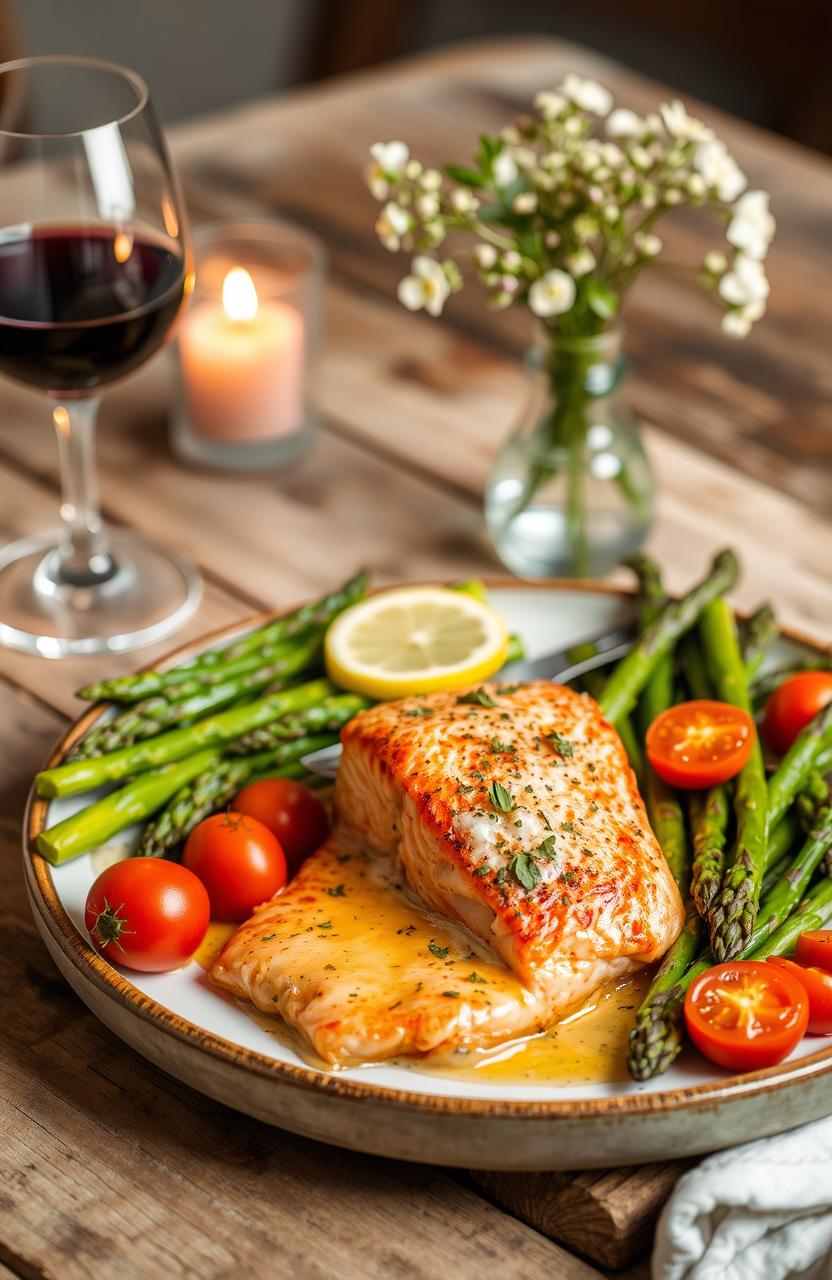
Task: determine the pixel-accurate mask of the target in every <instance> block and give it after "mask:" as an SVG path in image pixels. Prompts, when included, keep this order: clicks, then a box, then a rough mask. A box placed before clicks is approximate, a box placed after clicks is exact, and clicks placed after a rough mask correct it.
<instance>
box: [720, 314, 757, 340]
mask: <svg viewBox="0 0 832 1280" xmlns="http://www.w3.org/2000/svg"><path fill="white" fill-rule="evenodd" d="M722 332H723V333H727V334H728V335H729V337H731V338H747V337H748V335H749V333H750V332H751V321H750V320H749V318H748V316H746V315H743V313H742V311H726V312H725V315H724V316H723V317H722Z"/></svg>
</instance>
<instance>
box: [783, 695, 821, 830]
mask: <svg viewBox="0 0 832 1280" xmlns="http://www.w3.org/2000/svg"><path fill="white" fill-rule="evenodd" d="M830 750H832V702H830V703H829V704H828V705H827V706H826V707H824V708H823V710H822V711H819V712H818V714H817V715H816V716H815V718H814V720H812V721H810V723H809V724H807V726H806V728H805V729H803V730H802V732H801V733H799V734H798V735H797V737H796V738H795V740H794V742H793V743H792V745H791V747H789V750H788V751H787V752H786V754H785V755H784V756H783V759H782V760H781V761H780V763H779V764H778V766H777V768H776V769H775V771H774V773H773V774H772V776H771V778H770V779H769V784H768V817H769V826H770V827H774V826H776V824H777V823H778V822H780V821H781V819H782V818H783V816H784V815H785V813H786V812H787V810H788V809H789V807H790V806H791V805H792V803H793V802H794V798H795V796H796V795H797V793H798V792H799V791H801V790H802V789H803V787H804V786H805V785H806V780H807V778H808V777H809V775H810V774H811V772H812V770H813V769H816V768H817V766H818V762H819V761H820V760H821V759H823V758H824V756H825V755H826V753H827V752H829V751H830Z"/></svg>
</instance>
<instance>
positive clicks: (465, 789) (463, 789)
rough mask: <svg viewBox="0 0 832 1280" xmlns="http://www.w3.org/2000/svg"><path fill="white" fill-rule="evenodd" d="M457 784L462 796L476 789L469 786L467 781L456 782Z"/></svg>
mask: <svg viewBox="0 0 832 1280" xmlns="http://www.w3.org/2000/svg"><path fill="white" fill-rule="evenodd" d="M457 786H458V787H459V789H460V791H461V792H462V794H463V795H464V796H469V795H470V794H471V792H472V791H476V787H471V786H469V785H468V783H467V782H458V783H457Z"/></svg>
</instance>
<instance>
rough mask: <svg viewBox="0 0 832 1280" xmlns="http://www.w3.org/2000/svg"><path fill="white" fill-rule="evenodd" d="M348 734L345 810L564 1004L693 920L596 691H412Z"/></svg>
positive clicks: (428, 890) (553, 1000)
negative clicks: (422, 693) (592, 694)
mask: <svg viewBox="0 0 832 1280" xmlns="http://www.w3.org/2000/svg"><path fill="white" fill-rule="evenodd" d="M342 742H343V747H344V750H343V756H342V759H341V764H340V767H339V772H338V780H337V783H336V789H335V805H336V810H337V813H338V816H339V819H340V820H341V821H342V822H345V823H347V824H348V825H349V826H350V827H352V828H354V829H355V830H356V831H360V832H361V834H362V836H363V837H364V839H365V840H366V841H367V842H368V843H369V844H370V845H371V846H372V847H373V848H375V849H376V850H378V851H379V852H380V853H384V854H387V855H388V856H392V857H393V858H395V859H396V860H398V861H399V862H400V863H401V866H402V867H403V870H404V872H405V874H406V875H407V878H408V880H409V882H410V884H411V885H412V886H413V889H414V890H415V892H416V893H417V894H418V896H419V897H420V898H421V900H422V901H423V902H424V903H426V904H427V906H429V907H431V908H432V909H433V910H435V911H437V912H440V913H442V914H443V915H446V916H449V917H450V918H451V919H455V920H459V921H461V922H463V923H464V924H465V925H466V926H467V927H468V928H469V929H470V930H471V932H472V933H474V934H475V935H477V936H478V937H480V938H481V939H483V940H484V941H485V942H487V943H489V944H490V945H491V946H492V947H493V948H494V950H495V951H496V952H497V953H498V955H499V956H500V957H501V958H502V960H503V961H504V962H505V964H506V965H507V966H508V967H509V968H510V969H511V970H512V971H513V972H514V973H516V974H517V976H518V977H519V978H520V980H521V981H522V982H523V983H524V985H525V986H526V987H528V988H530V989H532V988H534V989H537V990H539V991H543V992H545V995H546V999H547V1001H548V1008H549V1017H550V1019H554V1018H556V1017H558V1016H559V1015H560V1014H561V1013H562V1012H563V1011H564V1010H565V1009H567V1008H568V1007H570V1006H571V1005H574V1004H576V1003H577V1002H578V1001H580V1000H582V999H584V998H585V997H586V996H587V995H588V994H589V993H590V992H591V990H592V989H593V988H594V987H595V986H597V985H598V984H599V982H601V981H604V980H605V979H607V978H612V977H615V976H618V975H620V974H621V973H624V972H626V971H627V970H628V969H632V968H635V967H638V966H639V965H642V964H645V963H647V962H649V961H651V960H654V959H655V958H656V957H657V956H660V955H662V954H663V953H664V952H665V951H666V950H667V948H668V947H669V946H670V944H671V943H672V942H673V940H674V939H675V938H676V936H677V934H678V933H679V931H680V929H681V927H682V922H683V915H684V911H683V906H682V902H681V898H680V896H679V892H678V890H677V888H676V885H675V883H674V881H673V878H672V876H671V874H670V870H669V868H668V866H667V863H666V861H665V858H664V856H663V854H662V851H661V849H660V847H659V845H658V843H657V841H656V838H655V836H654V835H653V832H652V831H651V829H650V825H649V823H648V821H647V815H646V813H645V810H644V805H643V803H642V800H641V797H640V795H639V792H638V787H637V785H636V780H635V776H634V774H633V772H632V770H631V768H630V765H629V762H628V760H627V756H626V753H625V751H624V748H623V746H622V744H621V740H620V739H619V737H618V734H617V733H616V732H615V730H614V729H613V727H612V726H611V725H610V724H609V723H608V722H607V721H606V720H605V719H604V717H603V715H602V713H601V710H600V708H599V706H598V704H597V703H596V702H595V701H594V700H593V699H592V698H590V697H589V696H588V695H587V694H579V693H575V692H574V691H573V690H571V689H567V688H565V687H563V686H560V685H556V684H553V683H552V682H551V681H548V680H540V681H534V682H532V683H529V684H524V685H520V686H508V685H500V684H486V685H484V686H482V687H481V688H478V689H474V690H471V691H469V692H467V693H463V694H459V693H456V692H451V693H440V694H433V695H431V696H428V697H419V698H410V699H404V700H402V701H399V702H396V703H385V704H382V705H379V706H377V707H374V708H372V709H371V710H369V711H364V712H361V713H360V714H359V715H357V716H356V717H355V719H354V720H352V721H351V722H350V723H349V724H348V725H347V726H346V728H345V729H344V730H343V732H342Z"/></svg>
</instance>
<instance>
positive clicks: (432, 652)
mask: <svg viewBox="0 0 832 1280" xmlns="http://www.w3.org/2000/svg"><path fill="white" fill-rule="evenodd" d="M507 643H508V636H507V633H506V627H505V623H504V622H503V620H502V618H501V617H500V615H499V614H498V613H495V612H494V610H493V609H491V608H489V606H488V605H487V604H483V603H482V602H481V601H480V600H475V599H473V598H472V597H471V596H466V595H461V594H460V593H459V592H456V591H450V590H447V589H445V588H443V587H400V588H396V589H395V590H393V591H384V592H381V593H380V594H379V595H376V596H371V597H370V598H369V599H368V600H361V601H359V603H358V604H354V605H352V607H351V608H349V609H346V610H345V611H344V612H343V613H342V614H340V615H339V616H338V617H337V618H336V619H335V621H334V622H333V623H332V626H331V627H330V628H329V631H328V632H327V635H326V643H325V648H324V652H325V656H326V667H327V672H328V674H329V676H330V679H332V680H334V681H335V683H336V684H339V685H341V686H342V688H344V689H351V690H352V691H353V692H354V693H363V694H364V695H365V696H366V697H368V698H377V699H379V700H381V701H384V700H386V699H388V698H403V697H406V696H407V695H408V694H411V693H434V692H435V691H436V690H438V689H454V688H457V687H458V686H461V685H466V684H476V682H477V681H478V680H485V679H487V677H488V676H491V675H493V674H494V672H495V671H499V669H500V667H501V666H502V665H503V663H504V662H505V657H506V646H507Z"/></svg>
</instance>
